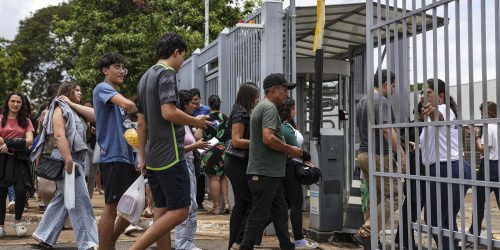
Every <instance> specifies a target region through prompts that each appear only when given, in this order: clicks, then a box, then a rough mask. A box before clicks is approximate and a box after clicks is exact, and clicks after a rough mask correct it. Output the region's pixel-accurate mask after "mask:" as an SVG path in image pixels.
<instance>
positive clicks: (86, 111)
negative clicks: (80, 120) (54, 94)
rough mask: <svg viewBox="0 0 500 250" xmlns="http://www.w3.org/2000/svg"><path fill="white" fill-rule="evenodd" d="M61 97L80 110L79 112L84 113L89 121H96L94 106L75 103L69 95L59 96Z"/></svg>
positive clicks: (76, 109)
mask: <svg viewBox="0 0 500 250" xmlns="http://www.w3.org/2000/svg"><path fill="white" fill-rule="evenodd" d="M59 98H60V99H61V100H63V101H64V102H65V103H67V104H68V105H69V106H70V107H71V108H72V109H74V110H75V111H76V112H78V114H80V115H83V116H84V117H85V119H86V120H87V121H88V122H94V121H95V113H94V109H93V108H91V107H87V106H85V105H81V104H78V103H74V102H72V101H71V100H70V99H69V98H68V97H67V96H64V95H61V96H59Z"/></svg>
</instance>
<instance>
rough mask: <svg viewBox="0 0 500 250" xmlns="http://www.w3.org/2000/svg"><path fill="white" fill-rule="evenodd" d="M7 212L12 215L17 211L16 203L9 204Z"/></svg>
mask: <svg viewBox="0 0 500 250" xmlns="http://www.w3.org/2000/svg"><path fill="white" fill-rule="evenodd" d="M7 211H8V212H9V213H11V214H12V213H14V212H15V211H16V203H15V202H14V201H11V202H9V205H7Z"/></svg>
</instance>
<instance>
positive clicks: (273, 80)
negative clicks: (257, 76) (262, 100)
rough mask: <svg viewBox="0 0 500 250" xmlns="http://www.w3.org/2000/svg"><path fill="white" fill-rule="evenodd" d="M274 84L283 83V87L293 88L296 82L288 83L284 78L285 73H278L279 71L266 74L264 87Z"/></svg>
mask: <svg viewBox="0 0 500 250" xmlns="http://www.w3.org/2000/svg"><path fill="white" fill-rule="evenodd" d="M276 85H283V86H285V87H287V88H288V89H293V88H295V86H296V85H297V84H295V83H289V82H288V81H287V80H286V78H285V75H283V74H280V73H272V74H270V75H268V76H266V78H265V79H264V85H263V87H264V89H268V88H270V87H272V86H276Z"/></svg>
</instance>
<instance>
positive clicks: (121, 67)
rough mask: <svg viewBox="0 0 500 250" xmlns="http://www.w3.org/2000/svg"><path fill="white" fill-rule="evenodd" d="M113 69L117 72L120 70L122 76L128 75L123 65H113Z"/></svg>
mask: <svg viewBox="0 0 500 250" xmlns="http://www.w3.org/2000/svg"><path fill="white" fill-rule="evenodd" d="M113 68H114V69H116V70H118V71H120V70H121V71H123V74H124V75H127V73H128V69H127V68H126V67H125V66H123V65H120V64H115V65H113Z"/></svg>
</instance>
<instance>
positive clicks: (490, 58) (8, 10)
mask: <svg viewBox="0 0 500 250" xmlns="http://www.w3.org/2000/svg"><path fill="white" fill-rule="evenodd" d="M63 1H64V0H19V1H12V0H0V6H1V8H0V37H4V38H7V39H9V40H12V39H14V37H15V35H16V33H17V29H18V27H19V21H21V20H23V19H25V18H27V17H29V16H30V15H32V13H33V12H35V11H36V10H37V9H40V8H43V7H47V6H50V5H57V4H59V3H61V2H63ZM393 1H394V0H390V2H391V3H392V2H393ZM397 1H398V3H399V6H401V2H402V1H403V0H397ZM494 1H495V0H485V3H486V18H487V19H488V20H493V18H494V8H493V3H494ZM295 2H296V5H299V6H307V5H316V0H296V1H295ZM360 2H365V1H360V0H325V3H326V4H327V5H329V4H343V3H360ZM382 2H385V0H382ZM408 2H411V1H408ZM417 2H421V1H417ZM427 2H430V1H429V0H427ZM461 2H462V4H461V6H460V8H461V25H460V32H461V38H460V39H461V45H460V47H461V48H462V49H461V51H462V52H461V61H462V63H461V72H460V75H461V77H462V82H468V79H469V70H468V68H469V67H468V55H467V51H468V42H467V41H468V39H467V35H468V28H467V16H466V13H467V12H466V10H467V9H466V7H467V6H466V4H467V2H466V1H461ZM289 4H290V0H284V6H285V7H286V6H288V5H289ZM454 4H455V3H454V2H452V3H451V4H450V6H449V18H450V26H449V33H450V39H449V49H450V83H451V84H454V83H456V81H457V77H456V76H457V75H458V74H456V58H455V54H456V53H455V52H456V47H457V45H456V39H455V27H456V26H455V12H454ZM408 5H409V3H408ZM472 7H473V8H472V13H473V25H472V27H473V29H472V32H473V36H472V37H473V45H472V47H473V52H474V56H473V71H474V72H473V75H474V81H478V80H480V79H481V76H482V75H481V67H482V62H481V56H480V55H481V54H480V53H481V43H480V42H481V36H480V27H481V26H480V22H479V20H480V19H479V17H480V14H481V13H480V8H479V1H473V6H472ZM408 8H411V7H410V6H408ZM443 11H444V8H442V7H441V8H439V9H438V12H437V13H438V15H439V16H443ZM428 14H432V13H431V12H428ZM437 33H438V39H437V45H438V55H437V60H436V61H437V62H438V76H439V77H441V78H444V58H445V57H444V29H443V28H440V29H438V32H437ZM494 34H495V33H494V25H487V26H486V41H487V43H486V47H487V56H486V68H487V74H486V75H487V76H486V78H487V79H494V78H496V74H495V71H494V69H495V66H496V64H495V57H494V55H495V53H491V52H492V51H495V48H494V44H495V43H494ZM421 39H422V36H421V35H419V36H417V44H416V47H417V51H418V52H417V58H416V62H417V63H416V67H415V68H416V70H417V74H418V78H419V79H418V81H422V80H423V73H422V71H423V67H422V66H421V65H423V53H422V40H421ZM432 41H433V37H432V32H428V33H427V48H428V51H427V72H428V76H431V75H432V72H433V65H434V64H433V58H434V57H433V53H432ZM409 46H410V49H413V47H414V46H415V45H413V44H412V43H411V42H410V44H409ZM410 52H412V51H410ZM375 55H376V54H375ZM409 56H410V61H411V62H410V67H411V68H413V63H412V62H413V58H412V56H413V55H412V53H410V55H409ZM384 63H385V62H384ZM374 65H378V63H377V62H376V61H375V64H374ZM412 74H413V73H412V71H410V75H412Z"/></svg>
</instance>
